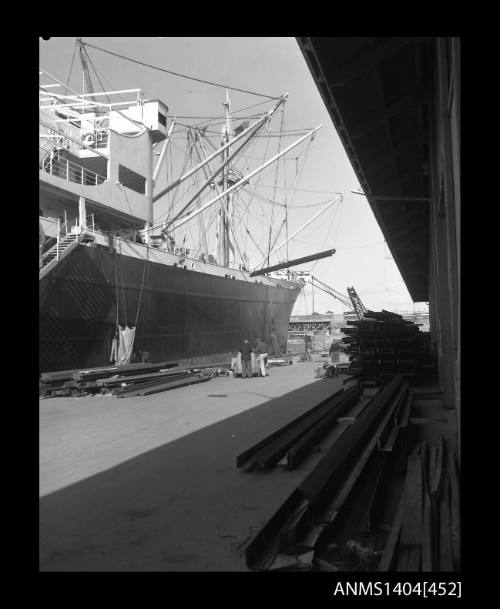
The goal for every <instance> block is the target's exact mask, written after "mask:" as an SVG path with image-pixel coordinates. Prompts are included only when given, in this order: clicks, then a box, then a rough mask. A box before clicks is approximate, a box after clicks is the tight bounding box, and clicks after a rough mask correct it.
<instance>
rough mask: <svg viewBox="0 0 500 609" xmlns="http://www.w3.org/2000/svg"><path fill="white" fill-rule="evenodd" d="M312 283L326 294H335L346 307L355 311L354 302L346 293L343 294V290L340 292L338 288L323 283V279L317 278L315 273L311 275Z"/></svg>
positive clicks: (350, 310)
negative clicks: (352, 302)
mask: <svg viewBox="0 0 500 609" xmlns="http://www.w3.org/2000/svg"><path fill="white" fill-rule="evenodd" d="M310 283H311V285H312V287H313V288H314V287H316V288H318V289H319V290H321V291H322V292H325V293H326V294H329V295H330V296H333V297H334V298H335V299H336V300H338V301H339V302H341V303H342V304H343V305H344V306H345V307H347V308H348V309H349V312H350V313H352V312H354V311H355V309H354V310H352V304H351V302H350V300H349V298H348V297H347V296H346V295H345V294H342V293H341V292H339V291H338V290H335V289H334V288H332V287H331V286H329V285H327V284H326V283H323V282H322V281H320V280H319V279H317V278H316V277H314V276H313V275H311V277H310Z"/></svg>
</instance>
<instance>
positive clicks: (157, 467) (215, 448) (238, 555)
mask: <svg viewBox="0 0 500 609" xmlns="http://www.w3.org/2000/svg"><path fill="white" fill-rule="evenodd" d="M320 365H321V363H320V362H318V361H316V362H314V361H311V362H301V363H297V364H293V365H292V366H287V367H276V368H272V369H271V370H270V373H271V374H270V376H269V377H266V378H261V377H254V378H252V379H241V378H232V377H216V378H214V379H212V380H210V381H208V382H207V383H200V384H198V385H192V386H188V387H181V388H178V389H173V390H170V391H167V392H164V393H159V394H155V395H151V396H145V397H134V398H115V397H106V396H92V397H83V398H50V399H45V400H41V401H40V495H41V497H40V513H39V518H40V570H41V571H247V570H248V569H247V566H246V563H245V556H244V553H243V550H244V547H246V545H248V543H249V541H250V540H251V538H252V537H254V536H255V535H256V534H257V532H258V529H259V528H260V527H262V526H263V525H264V524H265V523H266V522H267V520H268V519H269V518H270V517H271V516H272V514H273V513H274V512H275V511H276V509H277V508H278V507H279V506H280V505H281V503H282V502H283V501H284V500H285V499H286V498H287V497H288V496H289V495H290V493H291V492H292V491H293V490H294V488H295V487H296V486H297V485H298V484H299V483H300V481H302V480H303V478H304V477H305V476H306V475H307V473H308V472H309V471H310V470H311V469H312V467H314V465H315V464H316V463H317V462H318V461H319V460H320V459H321V456H322V455H321V454H320V453H316V454H312V455H311V456H310V457H309V458H308V459H307V460H306V461H304V463H303V464H302V465H301V467H300V468H297V469H296V470H292V471H287V470H284V469H283V468H281V467H276V468H275V469H273V470H271V471H269V472H252V473H244V472H241V471H239V470H238V469H237V468H236V456H237V455H238V454H240V453H241V452H243V451H244V450H246V449H248V448H249V447H250V446H252V445H253V444H255V443H256V442H258V441H260V440H262V439H263V438H264V437H265V436H267V435H269V434H270V433H271V432H273V431H275V430H276V429H278V428H279V427H281V426H282V425H284V424H286V423H287V422H289V421H290V420H292V419H294V418H295V417H297V416H299V415H300V414H302V413H303V412H305V411H306V410H308V409H309V408H311V407H312V406H314V405H315V404H317V403H318V402H320V401H322V400H324V399H325V398H327V397H328V396H329V395H331V394H332V393H334V392H335V391H337V390H338V389H341V388H342V379H343V378H345V377H343V376H339V377H337V378H333V379H315V378H314V369H315V368H317V367H318V366H320Z"/></svg>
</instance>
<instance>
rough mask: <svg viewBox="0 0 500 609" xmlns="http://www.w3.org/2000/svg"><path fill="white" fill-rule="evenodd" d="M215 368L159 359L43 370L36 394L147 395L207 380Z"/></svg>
mask: <svg viewBox="0 0 500 609" xmlns="http://www.w3.org/2000/svg"><path fill="white" fill-rule="evenodd" d="M219 370H220V369H219V368H217V367H216V368H213V367H212V366H205V367H198V368H185V369H180V368H177V364H171V363H167V362H162V363H157V364H144V363H141V364H126V365H122V366H108V367H101V368H86V369H79V370H62V371H58V372H45V373H42V374H41V376H40V397H42V398H46V397H83V396H87V395H94V394H108V395H115V396H117V397H133V396H137V395H150V394H152V393H158V392H160V391H166V390H168V389H174V388H176V387H183V386H185V385H191V384H194V383H201V382H204V381H208V380H209V379H210V378H212V377H213V376H215V375H216V374H218V373H219Z"/></svg>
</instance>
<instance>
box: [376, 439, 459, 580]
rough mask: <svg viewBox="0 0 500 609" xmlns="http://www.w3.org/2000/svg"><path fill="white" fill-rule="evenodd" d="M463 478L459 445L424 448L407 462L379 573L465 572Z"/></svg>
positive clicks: (448, 442) (417, 451) (449, 443)
mask: <svg viewBox="0 0 500 609" xmlns="http://www.w3.org/2000/svg"><path fill="white" fill-rule="evenodd" d="M459 479H460V474H459V467H458V460H457V451H456V446H455V444H454V443H453V442H452V441H450V440H445V438H444V437H443V436H441V441H440V444H439V445H438V446H428V445H427V444H426V443H425V442H423V443H421V444H420V445H419V446H418V447H417V449H416V450H415V451H414V452H413V454H412V455H410V456H409V457H408V465H407V471H406V479H405V484H404V488H403V492H402V496H401V500H400V503H399V508H398V509H397V512H396V516H395V518H394V520H393V522H392V526H391V531H390V534H389V537H388V539H387V543H386V546H385V550H384V553H383V556H382V559H381V561H380V563H379V565H378V571H425V572H430V571H460V488H459V485H460V482H459Z"/></svg>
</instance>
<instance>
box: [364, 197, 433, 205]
mask: <svg viewBox="0 0 500 609" xmlns="http://www.w3.org/2000/svg"><path fill="white" fill-rule="evenodd" d="M369 198H370V199H374V200H375V201H418V202H420V203H429V202H430V200H431V198H430V197H421V196H417V197H409V196H407V195H404V196H403V195H401V196H398V195H369Z"/></svg>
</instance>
